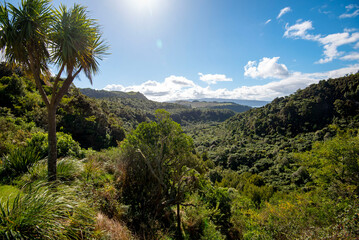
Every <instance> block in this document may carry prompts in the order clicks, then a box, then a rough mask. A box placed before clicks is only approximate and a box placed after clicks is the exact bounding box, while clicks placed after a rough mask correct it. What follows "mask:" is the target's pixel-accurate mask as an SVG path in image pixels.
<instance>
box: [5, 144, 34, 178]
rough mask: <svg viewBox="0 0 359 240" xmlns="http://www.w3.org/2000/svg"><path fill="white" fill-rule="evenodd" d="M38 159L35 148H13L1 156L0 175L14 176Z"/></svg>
mask: <svg viewBox="0 0 359 240" xmlns="http://www.w3.org/2000/svg"><path fill="white" fill-rule="evenodd" d="M39 160H40V155H39V153H38V152H37V150H36V149H35V148H32V147H20V148H16V149H14V150H13V151H12V152H10V153H9V154H8V155H6V156H4V157H3V158H2V163H1V164H0V165H1V167H2V168H3V170H2V172H1V173H0V174H1V175H3V177H4V176H6V177H16V176H19V175H21V174H23V173H26V172H28V171H29V169H30V168H31V167H32V166H33V165H34V164H35V163H36V162H37V161H39Z"/></svg>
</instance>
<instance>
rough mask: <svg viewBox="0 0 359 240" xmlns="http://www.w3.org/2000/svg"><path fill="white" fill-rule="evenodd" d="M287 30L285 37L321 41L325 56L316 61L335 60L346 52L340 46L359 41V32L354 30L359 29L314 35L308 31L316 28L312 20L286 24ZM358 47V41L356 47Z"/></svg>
mask: <svg viewBox="0 0 359 240" xmlns="http://www.w3.org/2000/svg"><path fill="white" fill-rule="evenodd" d="M285 28H286V31H285V32H284V35H283V36H284V37H287V38H294V39H298V38H300V39H304V40H311V41H316V42H319V43H320V44H322V45H323V48H324V51H323V55H324V57H323V58H322V59H319V60H318V61H317V62H316V63H327V62H331V61H333V59H336V58H338V57H340V56H342V55H343V54H344V52H339V51H338V47H340V46H342V45H346V44H350V43H356V42H358V41H359V32H354V31H356V30H357V29H344V32H342V33H334V34H329V35H327V36H321V35H312V34H309V33H308V31H309V30H312V29H314V28H313V26H312V22H311V21H304V22H303V21H301V20H299V21H297V23H296V24H294V25H292V26H289V25H288V24H287V25H286V26H285ZM357 47H358V43H356V45H355V47H354V48H357Z"/></svg>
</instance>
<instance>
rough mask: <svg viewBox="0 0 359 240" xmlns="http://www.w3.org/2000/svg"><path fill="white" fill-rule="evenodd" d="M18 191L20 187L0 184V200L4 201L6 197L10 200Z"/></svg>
mask: <svg viewBox="0 0 359 240" xmlns="http://www.w3.org/2000/svg"><path fill="white" fill-rule="evenodd" d="M19 192H20V189H18V188H17V187H14V186H11V185H2V186H0V202H2V201H6V200H7V198H8V197H10V200H12V199H14V198H15V197H16V195H17V194H18V193H19Z"/></svg>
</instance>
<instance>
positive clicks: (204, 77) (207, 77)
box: [198, 73, 233, 84]
mask: <svg viewBox="0 0 359 240" xmlns="http://www.w3.org/2000/svg"><path fill="white" fill-rule="evenodd" d="M198 75H199V76H200V77H199V79H200V80H201V81H203V82H206V83H207V84H216V83H217V82H232V81H233V80H232V78H227V77H226V75H224V74H203V73H198Z"/></svg>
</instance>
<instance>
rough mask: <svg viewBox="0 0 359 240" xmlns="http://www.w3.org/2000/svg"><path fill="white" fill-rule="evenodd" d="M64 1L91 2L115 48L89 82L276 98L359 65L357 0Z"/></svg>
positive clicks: (177, 93)
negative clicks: (92, 80)
mask: <svg viewBox="0 0 359 240" xmlns="http://www.w3.org/2000/svg"><path fill="white" fill-rule="evenodd" d="M9 2H12V3H15V4H17V2H19V1H9ZM60 2H62V3H63V4H65V5H67V6H71V5H73V3H75V2H76V3H79V4H81V5H84V6H87V7H88V10H89V12H90V16H91V17H92V18H96V19H98V21H99V24H100V25H101V26H102V32H103V36H104V38H105V39H106V40H107V42H108V43H109V45H110V46H111V48H110V52H111V55H109V56H108V57H107V58H106V59H105V60H104V61H101V62H100V72H99V74H98V75H96V76H95V77H94V83H93V85H92V86H91V85H90V83H89V81H88V80H87V79H86V78H85V77H83V76H82V77H81V78H80V79H77V80H75V82H74V83H75V85H76V86H77V87H81V88H84V87H92V88H95V89H107V90H120V91H140V92H142V93H144V94H145V95H146V96H147V97H148V98H149V99H152V100H157V101H168V100H178V99H195V98H205V97H210V98H216V97H218V98H229V99H231V98H237V99H257V100H272V99H273V98H275V97H279V96H285V95H289V94H291V93H293V92H295V91H296V90H297V89H298V88H305V87H306V86H307V85H309V84H312V83H316V82H318V81H319V80H321V79H327V78H330V77H331V78H334V77H339V76H343V75H345V74H347V73H355V72H357V71H358V70H359V2H358V1H357V0H351V1H345V0H340V1H337V0H333V1H320V0H315V1H307V0H304V1H297V0H296V1H275V0H272V1H267V0H262V1H259V0H250V1H247V0H245V1H243V0H101V1H98V0H79V1H73V0H66V1H64V0H63V1H57V0H54V1H52V3H53V5H54V6H58V4H59V3H60Z"/></svg>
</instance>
